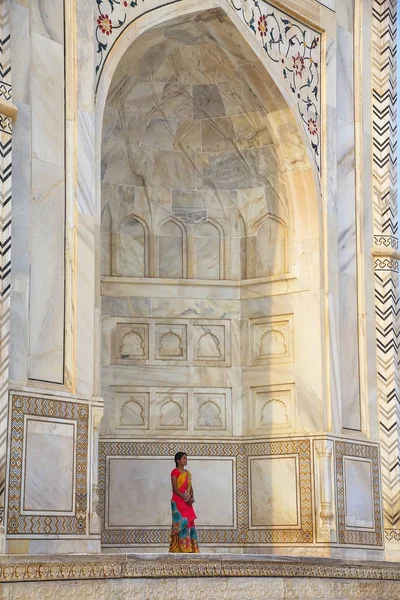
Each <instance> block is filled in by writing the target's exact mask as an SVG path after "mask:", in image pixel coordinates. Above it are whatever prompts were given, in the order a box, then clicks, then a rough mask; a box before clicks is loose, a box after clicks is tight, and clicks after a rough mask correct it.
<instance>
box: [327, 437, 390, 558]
mask: <svg viewBox="0 0 400 600" xmlns="http://www.w3.org/2000/svg"><path fill="white" fill-rule="evenodd" d="M352 456H354V457H357V458H365V459H368V460H369V461H371V471H372V498H373V512H374V527H373V531H363V530H362V529H349V528H347V527H346V489H345V473H344V459H345V458H346V457H352ZM335 459H336V482H337V488H336V494H337V519H338V541H339V543H340V544H356V545H358V546H360V545H365V546H382V544H383V531H382V513H381V497H380V482H379V448H378V446H369V445H366V444H355V443H353V442H342V441H335Z"/></svg>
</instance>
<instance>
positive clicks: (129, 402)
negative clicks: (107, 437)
mask: <svg viewBox="0 0 400 600" xmlns="http://www.w3.org/2000/svg"><path fill="white" fill-rule="evenodd" d="M149 405H150V394H149V392H142V391H133V392H132V393H122V392H119V393H118V392H117V394H116V407H117V429H148V428H149Z"/></svg>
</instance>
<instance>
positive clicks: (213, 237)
mask: <svg viewBox="0 0 400 600" xmlns="http://www.w3.org/2000/svg"><path fill="white" fill-rule="evenodd" d="M223 240H224V231H223V230H222V228H221V226H220V225H218V224H217V223H216V222H214V221H212V220H209V221H208V222H207V223H202V224H201V225H199V226H197V227H196V229H195V233H194V248H195V257H194V264H195V267H196V275H197V278H198V279H224V250H223Z"/></svg>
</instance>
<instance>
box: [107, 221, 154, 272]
mask: <svg viewBox="0 0 400 600" xmlns="http://www.w3.org/2000/svg"><path fill="white" fill-rule="evenodd" d="M148 274H149V230H148V226H147V224H146V222H145V221H144V220H143V219H141V218H140V217H138V216H137V215H130V216H128V217H125V218H124V219H122V221H121V222H120V223H119V226H118V229H117V231H114V232H113V247H112V275H115V276H117V277H147V276H148Z"/></svg>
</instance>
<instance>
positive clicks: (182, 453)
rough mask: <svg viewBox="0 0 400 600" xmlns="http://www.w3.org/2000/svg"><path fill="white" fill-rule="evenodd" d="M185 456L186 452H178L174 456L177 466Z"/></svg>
mask: <svg viewBox="0 0 400 600" xmlns="http://www.w3.org/2000/svg"><path fill="white" fill-rule="evenodd" d="M183 456H187V453H186V452H177V453H176V454H175V456H174V461H175V465H176V466H178V460H181V458H182V457H183Z"/></svg>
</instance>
